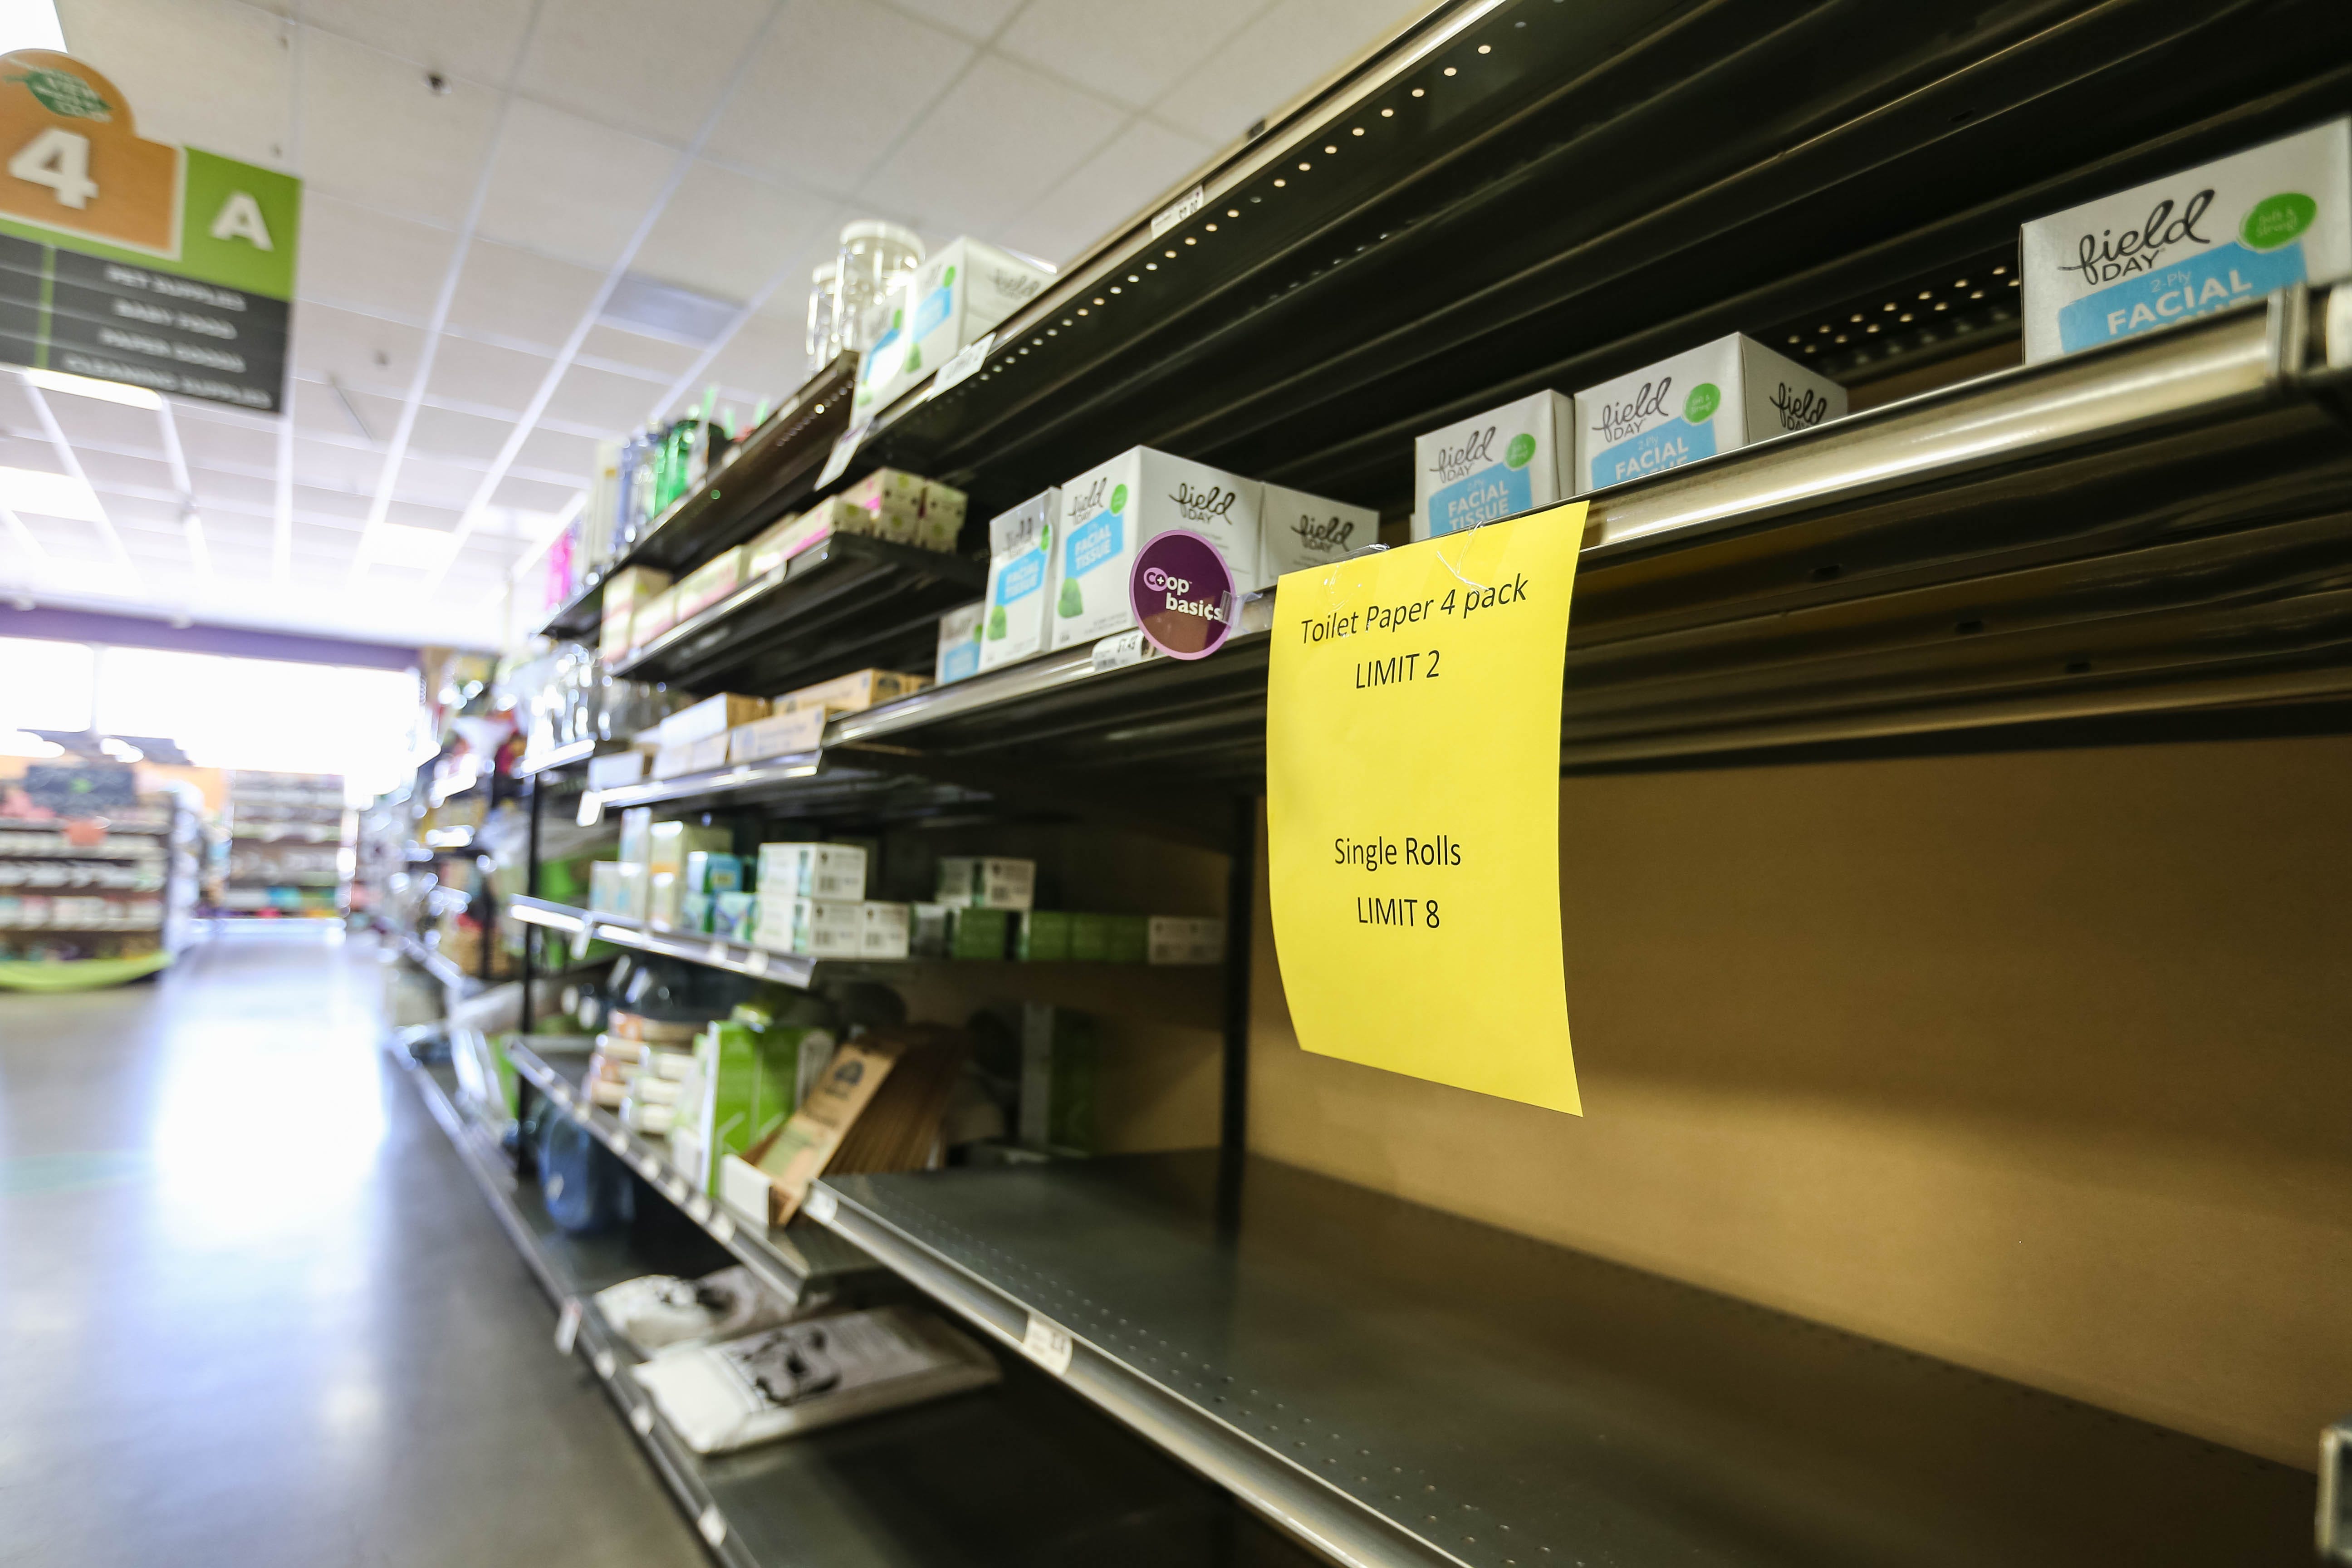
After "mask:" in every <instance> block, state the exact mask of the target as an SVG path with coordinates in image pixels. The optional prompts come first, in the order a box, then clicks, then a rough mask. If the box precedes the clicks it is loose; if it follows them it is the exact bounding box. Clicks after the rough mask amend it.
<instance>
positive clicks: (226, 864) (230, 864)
mask: <svg viewBox="0 0 2352 1568" xmlns="http://www.w3.org/2000/svg"><path fill="white" fill-rule="evenodd" d="M221 823H222V826H223V828H224V829H225V830H226V837H224V839H223V840H222V842H221V845H220V847H219V852H218V858H217V859H216V861H215V867H214V869H213V874H212V877H211V892H210V896H209V899H208V900H207V901H208V903H209V905H210V907H211V909H212V910H213V911H214V912H215V913H218V914H229V915H244V916H257V915H258V916H279V917H283V916H331V915H333V914H336V913H337V912H338V911H339V910H341V907H342V904H343V899H344V892H343V889H344V876H343V869H342V867H343V839H344V835H345V831H346V807H345V806H344V804H343V781H342V780H341V779H340V778H336V777H333V776H331V775H326V774H312V773H255V772H250V771H244V770H231V772H230V773H229V774H228V802H227V805H226V809H225V810H224V811H223V812H222V813H221Z"/></svg>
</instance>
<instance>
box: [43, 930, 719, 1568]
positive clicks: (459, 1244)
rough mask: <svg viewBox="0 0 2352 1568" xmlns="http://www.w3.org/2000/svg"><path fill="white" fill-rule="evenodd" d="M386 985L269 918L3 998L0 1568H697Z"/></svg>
mask: <svg viewBox="0 0 2352 1568" xmlns="http://www.w3.org/2000/svg"><path fill="white" fill-rule="evenodd" d="M379 975H380V968H379V965H378V963H377V962H376V959H375V956H374V952H373V946H372V944H371V943H370V942H367V941H366V940H364V939H352V940H349V941H346V940H344V939H343V938H342V937H341V933H340V932H338V931H332V930H322V929H320V928H319V927H316V926H293V925H291V924H290V923H289V924H285V925H268V926H258V927H248V928H244V929H235V928H232V929H229V930H226V931H222V932H221V934H220V935H218V936H217V937H215V938H214V939H213V940H212V941H210V942H205V943H204V944H202V945H200V946H198V947H196V948H194V949H193V950H191V951H190V952H188V953H186V954H185V955H184V956H183V958H182V960H181V962H180V963H179V965H178V966H177V967H175V968H174V969H173V970H172V971H171V972H169V973H166V974H165V975H163V977H162V978H161V979H160V980H159V981H158V982H156V983H154V984H143V985H135V986H130V987H126V988H123V989H121V990H116V991H110V992H100V993H95V994H84V995H72V996H55V997H39V996H26V995H17V994H0V1194H5V1195H0V1564H7V1565H9V1568H16V1565H18V1564H26V1565H30V1564H41V1565H43V1568H49V1565H53V1564H54V1565H59V1568H63V1565H68V1564H70V1565H73V1568H114V1565H117V1564H121V1565H125V1568H128V1565H131V1564H136V1565H138V1568H161V1565H164V1564H168V1565H170V1568H210V1565H212V1564H222V1565H228V1564H235V1565H236V1568H276V1565H278V1564H288V1565H293V1564H301V1565H303V1568H329V1565H342V1564H353V1565H365V1568H379V1565H383V1568H394V1565H397V1568H408V1565H411V1564H415V1565H419V1568H422V1565H425V1564H432V1565H436V1568H443V1565H448V1564H470V1563H484V1564H501V1565H503V1564H514V1563H551V1564H559V1563H560V1564H562V1565H563V1568H597V1565H601V1564H607V1563H611V1564H621V1563H626V1564H629V1565H630V1568H670V1565H672V1564H688V1563H702V1562H705V1561H706V1559H705V1557H704V1556H703V1553H702V1551H701V1548H700V1546H699V1543H698V1542H697V1540H696V1539H695V1536H694V1533H693V1531H692V1530H691V1528H690V1527H689V1526H688V1523H687V1521H685V1520H684V1519H682V1518H681V1517H680V1516H679V1514H678V1512H677V1509H676V1508H675V1507H674V1506H673V1505H672V1504H671V1502H670V1500H669V1498H668V1495H667V1493H666V1492H665V1491H663V1490H662V1489H661V1487H660V1485H659V1483H658V1482H657V1481H656V1479H655V1477H654V1474H653V1472H652V1470H651V1469H650V1468H648V1467H647V1465H646V1462H645V1460H644V1459H643V1458H641V1457H640V1456H639V1455H638V1454H637V1452H636V1451H635V1448H634V1447H633V1446H632V1443H631V1440H630V1437H629V1435H628V1433H627V1431H626V1429H625V1427H624V1426H622V1424H621V1423H620V1422H619V1421H618V1420H617V1419H615V1418H614V1415H613V1414H612V1412H611V1410H610V1409H609V1408H608V1407H607V1406H606V1405H605V1402H604V1395H603V1394H601V1393H600V1392H599V1391H598V1389H597V1388H596V1386H595V1384H594V1382H593V1378H592V1377H591V1375H590V1374H589V1373H588V1372H587V1369H586V1368H584V1367H583V1366H582V1365H580V1364H579V1363H577V1362H576V1361H574V1360H572V1358H570V1357H565V1356H559V1355H558V1354H556V1352H555V1351H554V1349H553V1347H552V1345H551V1342H550V1336H551V1332H552V1330H553V1327H554V1313H553V1310H551V1307H550V1306H549V1304H548V1302H547V1300H546V1298H545V1297H544V1296H543V1295H542V1294H541V1292H540V1290H539V1289H538V1287H537V1286H536V1285H534V1284H533V1283H532V1282H531V1280H530V1278H529V1276H527V1275H526V1274H525V1272H524V1269H523V1265H522V1262H521V1260H520V1258H518V1257H517V1256H516V1255H515V1253H514V1251H513V1249H512V1248H511V1247H509V1244H508V1242H507V1240H506V1238H505V1237H504V1236H503V1235H502V1234H501V1233H500V1232H499V1229H498V1227H497V1224H496V1222H495V1221H494V1220H493V1219H492V1218H491V1216H490V1213H489V1210H488V1207H487V1206H485V1205H484V1204H483V1202H482V1199H481V1196H480V1194H478V1191H477V1190H476V1189H475V1187H474V1186H473V1184H472V1183H471V1182H470V1180H469V1179H468V1178H467V1173H466V1172H465V1171H464V1169H463V1168H462V1167H461V1166H460V1165H459V1164H458V1163H457V1154H456V1152H454V1151H453V1150H452V1149H451V1148H450V1146H449V1144H448V1142H447V1141H446V1138H444V1136H443V1135H442V1133H441V1131H440V1130H439V1128H438V1127H436V1125H435V1124H434V1122H433V1121H431V1119H430V1118H429V1117H428V1116H427V1115H426V1113H425V1110H424V1107H423V1106H422V1105H421V1104H420V1103H419V1102H418V1100H417V1099H416V1096H415V1092H414V1091H413V1090H412V1089H410V1088H409V1087H408V1085H407V1084H406V1083H405V1082H404V1081H403V1080H402V1079H401V1078H400V1076H399V1075H398V1073H397V1072H396V1071H394V1069H393V1068H392V1067H391V1066H390V1064H389V1063H388V1062H387V1060H386V1059H385V1058H384V1057H383V1054H382V1053H381V1052H380V1051H379V1050H378V1049H377V1046H376V1041H377V1037H378V1033H379V1023H378V1007H379V1000H378V998H379V992H380V989H381V984H382V983H381V980H380V979H379Z"/></svg>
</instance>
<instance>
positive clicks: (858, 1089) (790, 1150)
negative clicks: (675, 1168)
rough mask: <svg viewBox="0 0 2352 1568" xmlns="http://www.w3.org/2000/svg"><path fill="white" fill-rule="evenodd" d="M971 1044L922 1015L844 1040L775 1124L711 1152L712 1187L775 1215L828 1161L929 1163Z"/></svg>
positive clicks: (777, 1218) (742, 1205) (849, 1170)
mask: <svg viewBox="0 0 2352 1568" xmlns="http://www.w3.org/2000/svg"><path fill="white" fill-rule="evenodd" d="M901 907H903V906H901ZM970 1055H971V1041H970V1039H969V1038H968V1037H966V1036H965V1035H964V1034H963V1032H962V1031H961V1030H958V1029H947V1028H941V1027H940V1026H936V1025H928V1024H901V1025H896V1026H889V1027H886V1028H880V1029H874V1030H870V1031H868V1032H867V1033H866V1034H865V1035H862V1036H860V1037H857V1038H856V1039H854V1040H849V1041H845V1042H844V1043H843V1044H842V1045H841V1046H839V1047H836V1048H835V1051H834V1053H833V1056H832V1058H831V1059H830V1060H829V1061H828V1062H827V1063H826V1064H825V1068H824V1073H823V1075H822V1076H821V1077H819V1078H818V1079H817V1080H816V1082H815V1083H814V1085H813V1086H812V1087H811V1088H810V1089H808V1091H807V1093H806V1094H805V1095H803V1097H802V1100H801V1102H800V1104H799V1106H798V1108H797V1109H795V1110H793V1114H792V1117H791V1119H790V1120H789V1121H786V1122H785V1123H784V1124H783V1126H782V1127H781V1128H778V1129H777V1130H776V1131H774V1132H772V1133H771V1134H770V1135H769V1136H768V1137H767V1138H766V1139H765V1140H763V1141H761V1142H759V1143H756V1144H754V1145H752V1147H751V1149H750V1150H748V1151H747V1152H745V1153H743V1154H742V1155H740V1156H732V1155H730V1156H729V1157H728V1158H726V1159H724V1160H722V1161H721V1162H720V1169H719V1192H720V1195H721V1196H722V1197H723V1198H724V1199H725V1200H726V1202H727V1204H728V1205H729V1206H730V1207H731V1208H733V1209H735V1210H737V1211H738V1212H740V1213H741V1214H743V1215H748V1216H751V1217H752V1218H755V1219H756V1218H760V1217H762V1216H764V1217H765V1218H766V1219H767V1221H768V1223H769V1224H771V1225H782V1224H783V1223H784V1222H785V1221H786V1220H788V1219H790V1218H792V1216H793V1215H794V1214H796V1213H798V1212H799V1209H800V1205H801V1203H802V1201H803V1199H805V1198H806V1197H807V1196H808V1190H809V1186H810V1184H812V1183H814V1181H815V1180H816V1179H817V1177H818V1176H820V1175H823V1174H824V1173H826V1172H827V1171H835V1172H838V1173H842V1174H845V1175H846V1174H853V1173H864V1172H874V1171H911V1170H918V1169H920V1168H922V1167H923V1166H925V1165H928V1164H930V1163H935V1162H936V1160H937V1158H938V1157H939V1155H940V1153H941V1150H940V1121H941V1119H942V1118H943V1117H944V1116H945V1115H946V1113H947V1108H948V1104H949V1101H950V1100H952V1099H953V1098H954V1095H955V1090H956V1085H957V1083H958V1082H959V1081H960V1080H961V1077H962V1074H963V1069H964V1063H965V1061H966V1059H967V1058H969V1057H970Z"/></svg>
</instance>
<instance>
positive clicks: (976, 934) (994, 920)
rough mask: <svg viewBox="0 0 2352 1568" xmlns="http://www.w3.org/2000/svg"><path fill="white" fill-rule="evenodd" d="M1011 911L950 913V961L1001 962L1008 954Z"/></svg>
mask: <svg viewBox="0 0 2352 1568" xmlns="http://www.w3.org/2000/svg"><path fill="white" fill-rule="evenodd" d="M1012 942H1013V911H1012V910H949V911H948V956H949V957H950V958H1003V956H1004V955H1005V954H1006V953H1007V952H1011V951H1012Z"/></svg>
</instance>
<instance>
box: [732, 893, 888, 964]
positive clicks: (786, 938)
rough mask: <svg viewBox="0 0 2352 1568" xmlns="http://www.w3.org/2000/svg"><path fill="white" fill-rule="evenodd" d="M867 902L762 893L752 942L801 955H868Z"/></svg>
mask: <svg viewBox="0 0 2352 1568" xmlns="http://www.w3.org/2000/svg"><path fill="white" fill-rule="evenodd" d="M865 911H866V905H865V901H864V900H858V899H810V898H803V897H801V896H799V895H797V894H793V893H769V892H762V893H761V894H760V895H759V914H758V916H757V919H756V922H755V924H754V925H753V928H752V934H751V941H752V943H753V945H755V946H758V947H764V948H769V949H772V950H773V951H775V952H789V953H793V954H794V955H796V956H798V957H802V958H863V957H865V956H866V913H865Z"/></svg>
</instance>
